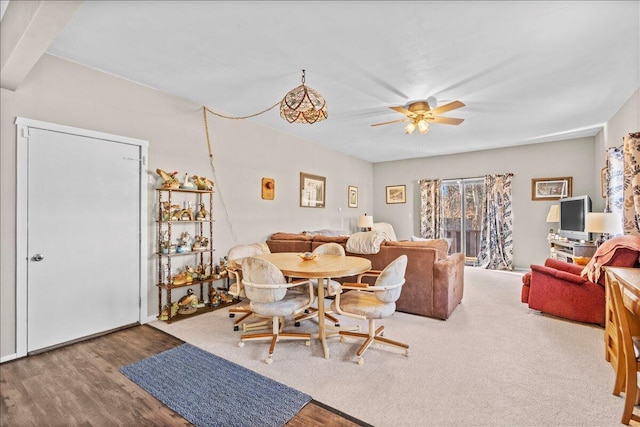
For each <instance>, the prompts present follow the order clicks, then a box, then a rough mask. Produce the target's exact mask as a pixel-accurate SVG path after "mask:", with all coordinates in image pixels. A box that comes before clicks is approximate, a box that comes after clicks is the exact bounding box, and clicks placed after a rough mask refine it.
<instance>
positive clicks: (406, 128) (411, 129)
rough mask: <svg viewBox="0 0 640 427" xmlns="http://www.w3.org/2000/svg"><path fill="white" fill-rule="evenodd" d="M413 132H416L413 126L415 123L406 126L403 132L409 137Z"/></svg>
mask: <svg viewBox="0 0 640 427" xmlns="http://www.w3.org/2000/svg"><path fill="white" fill-rule="evenodd" d="M414 130H416V125H415V123H413V122H411V123H409V124H408V125H406V126H405V127H404V132H405V133H406V134H407V135H411V134H412V133H413V131H414Z"/></svg>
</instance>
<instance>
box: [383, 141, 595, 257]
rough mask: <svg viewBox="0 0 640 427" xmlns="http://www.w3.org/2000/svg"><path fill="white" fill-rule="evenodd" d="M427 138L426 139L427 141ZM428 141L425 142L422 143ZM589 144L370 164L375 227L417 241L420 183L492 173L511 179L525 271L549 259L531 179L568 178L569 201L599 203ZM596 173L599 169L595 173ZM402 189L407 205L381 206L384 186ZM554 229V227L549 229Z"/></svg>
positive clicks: (543, 208)
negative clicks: (384, 225)
mask: <svg viewBox="0 0 640 427" xmlns="http://www.w3.org/2000/svg"><path fill="white" fill-rule="evenodd" d="M427 137H428V135H427ZM427 142H428V141H426V140H425V143H427ZM594 144H595V141H594V138H579V139H574V140H568V141H560V142H550V143H544V144H531V145H523V146H517V147H512V148H506V149H499V150H486V151H478V152H474V153H464V154H454V155H448V156H438V157H429V158H423V159H413V160H402V161H397V162H387V163H376V164H375V165H374V166H373V173H374V179H373V191H374V193H373V202H374V204H373V210H374V215H375V220H376V221H385V222H390V223H391V224H393V225H394V228H395V231H396V234H397V236H398V239H408V238H410V237H411V235H416V236H419V235H420V226H419V218H420V195H419V186H418V180H420V179H434V178H441V179H453V178H471V177H480V176H484V175H486V174H492V173H496V174H497V173H507V172H512V173H513V174H514V176H513V181H512V196H513V217H514V220H513V242H514V266H515V268H517V269H528V268H529V266H530V265H531V264H534V263H541V262H544V260H545V259H546V258H547V256H548V254H549V247H548V245H547V240H546V238H547V233H548V231H549V228H550V227H549V224H547V223H546V218H547V213H548V212H549V206H551V205H552V204H554V203H553V202H550V201H532V200H531V179H532V178H544V177H563V176H570V177H572V179H573V195H574V196H578V195H582V194H588V195H590V196H591V199H592V200H594V201H595V200H597V199H599V198H600V193H599V187H598V191H596V189H595V188H594V180H593V178H592V175H593V173H594V172H593V171H594V149H593V146H594ZM598 172H599V169H598ZM398 184H400V185H401V184H404V185H406V186H407V203H406V204H390V205H387V204H386V201H385V187H386V186H387V185H398ZM554 228H557V225H554Z"/></svg>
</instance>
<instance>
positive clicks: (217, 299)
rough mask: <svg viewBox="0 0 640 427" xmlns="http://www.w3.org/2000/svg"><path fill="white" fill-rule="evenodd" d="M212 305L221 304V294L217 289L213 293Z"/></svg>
mask: <svg viewBox="0 0 640 427" xmlns="http://www.w3.org/2000/svg"><path fill="white" fill-rule="evenodd" d="M211 305H212V306H213V307H217V306H219V305H220V294H219V293H218V292H217V291H213V292H212V293H211Z"/></svg>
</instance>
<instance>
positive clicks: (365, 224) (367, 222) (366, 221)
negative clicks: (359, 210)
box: [358, 214, 373, 231]
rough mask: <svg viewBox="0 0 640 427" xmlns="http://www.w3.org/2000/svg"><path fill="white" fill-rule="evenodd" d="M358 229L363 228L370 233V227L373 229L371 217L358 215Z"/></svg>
mask: <svg viewBox="0 0 640 427" xmlns="http://www.w3.org/2000/svg"><path fill="white" fill-rule="evenodd" d="M358 227H360V228H364V229H365V231H371V227H373V216H371V215H367V214H364V215H360V216H359V217H358Z"/></svg>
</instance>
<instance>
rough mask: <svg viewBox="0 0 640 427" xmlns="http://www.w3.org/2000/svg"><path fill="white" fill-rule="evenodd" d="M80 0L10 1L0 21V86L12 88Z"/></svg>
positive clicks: (39, 55)
mask: <svg viewBox="0 0 640 427" xmlns="http://www.w3.org/2000/svg"><path fill="white" fill-rule="evenodd" d="M81 4H82V0H69V1H44V0H38V1H11V2H9V5H8V6H7V9H6V11H5V13H4V15H3V17H2V23H1V25H0V87H2V88H3V89H8V90H11V91H15V90H16V89H17V88H18V86H20V83H22V81H23V80H24V79H25V77H27V75H28V74H29V72H30V71H31V69H32V68H33V66H34V65H36V63H37V62H38V60H39V59H40V57H41V56H42V55H43V54H44V53H45V52H46V50H47V49H48V48H49V45H50V44H51V43H52V42H53V41H54V40H55V38H56V37H57V36H58V34H59V33H60V31H61V30H62V29H63V28H64V26H65V25H66V24H67V22H69V20H70V19H71V17H72V16H73V14H74V13H75V12H76V11H77V10H78V8H79V7H80V5H81Z"/></svg>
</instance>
